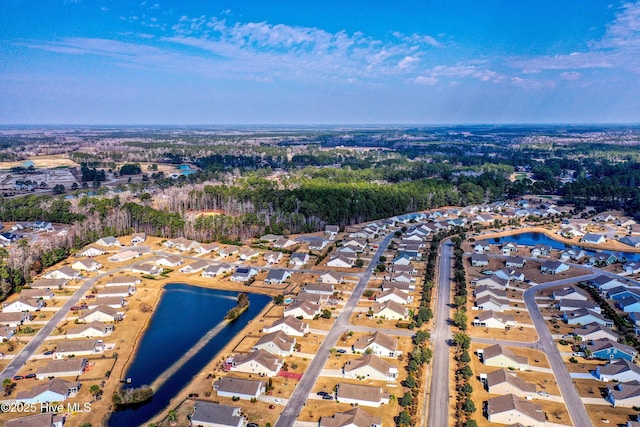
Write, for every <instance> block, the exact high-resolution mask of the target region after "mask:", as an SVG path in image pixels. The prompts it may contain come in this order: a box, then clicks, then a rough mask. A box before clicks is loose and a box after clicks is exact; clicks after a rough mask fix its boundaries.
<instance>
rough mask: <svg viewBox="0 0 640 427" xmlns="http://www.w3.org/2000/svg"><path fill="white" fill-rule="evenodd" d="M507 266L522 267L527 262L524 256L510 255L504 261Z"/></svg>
mask: <svg viewBox="0 0 640 427" xmlns="http://www.w3.org/2000/svg"><path fill="white" fill-rule="evenodd" d="M504 263H505V267H507V268H522V267H524V265H525V264H526V261H525V260H524V258H522V257H519V256H510V257H507V259H506V260H505V261H504Z"/></svg>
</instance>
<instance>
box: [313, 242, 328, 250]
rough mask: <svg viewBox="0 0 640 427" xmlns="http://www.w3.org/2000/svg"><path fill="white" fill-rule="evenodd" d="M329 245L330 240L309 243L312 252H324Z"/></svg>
mask: <svg viewBox="0 0 640 427" xmlns="http://www.w3.org/2000/svg"><path fill="white" fill-rule="evenodd" d="M328 244H329V241H328V240H324V239H316V240H312V241H311V242H309V250H310V251H322V250H324V248H326V247H327V245H328Z"/></svg>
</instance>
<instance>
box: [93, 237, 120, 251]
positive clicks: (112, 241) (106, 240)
mask: <svg viewBox="0 0 640 427" xmlns="http://www.w3.org/2000/svg"><path fill="white" fill-rule="evenodd" d="M96 245H100V246H106V247H108V248H110V247H112V246H122V245H121V244H120V241H119V240H118V239H116V238H115V237H113V236H108V237H103V238H101V239H98V240H96Z"/></svg>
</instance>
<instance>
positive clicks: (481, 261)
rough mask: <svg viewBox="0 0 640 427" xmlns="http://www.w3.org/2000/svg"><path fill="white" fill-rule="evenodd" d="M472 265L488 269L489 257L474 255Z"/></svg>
mask: <svg viewBox="0 0 640 427" xmlns="http://www.w3.org/2000/svg"><path fill="white" fill-rule="evenodd" d="M471 265H472V266H474V267H486V266H488V265H489V257H488V256H487V255H486V254H472V255H471Z"/></svg>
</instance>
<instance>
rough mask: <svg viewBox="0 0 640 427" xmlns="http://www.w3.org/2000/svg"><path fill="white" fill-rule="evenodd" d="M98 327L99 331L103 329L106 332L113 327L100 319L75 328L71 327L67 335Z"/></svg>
mask: <svg viewBox="0 0 640 427" xmlns="http://www.w3.org/2000/svg"><path fill="white" fill-rule="evenodd" d="M91 328H93V329H97V330H99V331H102V332H104V333H106V332H107V331H108V330H109V329H111V327H110V326H107V325H105V324H104V323H102V322H98V321H94V322H91V323H87V324H86V325H80V326H76V327H75V328H71V329H69V330H68V331H67V335H74V334H81V333H82V332H84V331H86V330H87V329H91Z"/></svg>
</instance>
